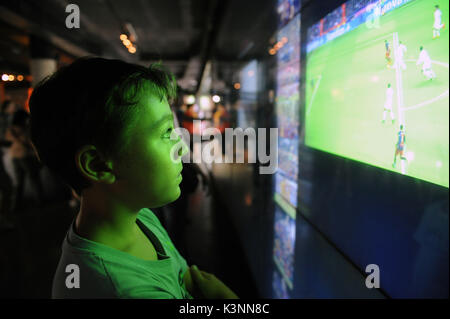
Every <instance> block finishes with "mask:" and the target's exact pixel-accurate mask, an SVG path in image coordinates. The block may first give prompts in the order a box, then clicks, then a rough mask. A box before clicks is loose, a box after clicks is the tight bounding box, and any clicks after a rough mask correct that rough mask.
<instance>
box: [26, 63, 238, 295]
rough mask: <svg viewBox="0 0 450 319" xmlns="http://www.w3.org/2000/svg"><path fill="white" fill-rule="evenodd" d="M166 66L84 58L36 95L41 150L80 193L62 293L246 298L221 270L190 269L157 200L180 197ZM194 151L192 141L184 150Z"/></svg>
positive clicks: (58, 280)
mask: <svg viewBox="0 0 450 319" xmlns="http://www.w3.org/2000/svg"><path fill="white" fill-rule="evenodd" d="M175 92H176V84H175V82H174V80H173V77H172V76H171V75H169V74H168V73H166V72H165V71H163V70H162V69H161V68H160V67H158V66H154V65H153V66H151V67H150V68H145V67H142V66H138V65H134V64H129V63H125V62H122V61H118V60H107V59H102V58H82V59H79V60H77V61H75V62H74V63H73V64H71V65H69V66H67V67H64V68H62V69H60V70H59V71H57V72H56V73H55V74H53V75H52V76H51V77H49V78H47V79H45V80H44V81H42V82H41V83H40V84H39V85H38V86H37V87H36V88H35V90H34V91H33V94H32V96H31V98H30V112H31V139H32V142H33V146H34V148H35V150H36V152H37V154H38V156H39V158H40V160H41V161H42V162H43V163H44V164H46V165H47V166H48V167H49V168H50V169H52V170H53V171H55V172H56V173H57V174H58V175H60V176H61V178H63V179H64V180H65V181H66V182H67V183H68V184H69V185H70V186H71V187H72V188H73V189H74V190H75V192H76V193H77V194H78V195H79V196H80V198H81V204H80V210H79V212H78V215H77V217H76V219H75V220H74V222H73V223H72V225H71V226H70V228H69V230H68V233H67V236H66V238H65V240H64V243H63V246H62V256H61V259H60V261H59V264H58V268H57V270H56V274H55V276H54V280H53V289H52V297H53V298H192V296H194V297H197V296H199V297H205V298H236V297H237V296H236V295H235V294H234V293H233V292H232V291H231V290H230V289H229V288H227V287H226V286H225V285H224V284H223V283H222V282H221V281H220V280H218V279H217V278H216V277H215V276H214V275H211V274H208V273H206V272H202V271H200V270H198V269H197V267H195V266H194V267H190V268H188V266H187V264H186V261H185V260H184V258H183V257H182V256H181V255H180V254H179V253H178V251H177V250H176V248H175V247H174V246H173V244H172V242H171V240H170V238H169V237H168V235H167V232H166V231H165V230H164V229H163V227H162V226H161V224H160V222H159V220H158V219H157V218H156V216H155V215H154V214H153V213H152V212H151V211H150V209H148V208H147V207H150V208H151V207H159V206H162V205H165V204H167V203H170V202H172V201H174V200H176V199H177V198H178V196H180V189H179V184H180V182H181V179H182V177H181V170H182V164H181V159H180V156H182V155H183V154H181V152H177V154H174V153H173V150H174V147H176V145H177V143H179V142H180V139H179V138H176V139H174V138H173V134H172V131H173V116H172V112H171V110H170V107H169V104H168V100H170V99H171V98H173V97H174V96H175ZM181 149H184V148H181Z"/></svg>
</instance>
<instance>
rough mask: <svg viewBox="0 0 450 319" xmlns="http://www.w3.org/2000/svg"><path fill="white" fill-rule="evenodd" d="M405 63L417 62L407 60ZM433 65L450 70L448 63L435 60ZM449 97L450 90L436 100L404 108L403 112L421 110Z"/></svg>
mask: <svg viewBox="0 0 450 319" xmlns="http://www.w3.org/2000/svg"><path fill="white" fill-rule="evenodd" d="M405 61H406V62H415V61H416V60H414V59H408V60H405ZM431 63H434V64H437V65H440V66H443V67H445V68H447V69H448V68H449V64H448V63H445V62H440V61H434V60H431ZM448 95H449V89H447V90H446V91H445V92H444V93H442V94H440V95H438V96H436V97H434V98H432V99H430V100H427V101H424V102H421V103H419V104H416V105H413V106H408V107H403V108H402V110H403V111H410V110H415V109H418V108H421V107H423V106H426V105H428V104H431V103H433V102H436V101H439V100H441V99H443V98H445V97H446V96H448Z"/></svg>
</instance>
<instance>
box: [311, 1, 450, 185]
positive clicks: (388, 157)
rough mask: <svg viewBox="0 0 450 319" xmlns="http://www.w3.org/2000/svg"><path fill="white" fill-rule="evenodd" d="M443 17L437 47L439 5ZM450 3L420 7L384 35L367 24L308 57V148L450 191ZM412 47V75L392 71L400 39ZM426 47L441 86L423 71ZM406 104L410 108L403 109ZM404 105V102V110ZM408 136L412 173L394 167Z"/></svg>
mask: <svg viewBox="0 0 450 319" xmlns="http://www.w3.org/2000/svg"><path fill="white" fill-rule="evenodd" d="M435 4H438V5H439V6H440V8H441V11H442V22H443V23H445V28H444V29H443V30H441V36H440V38H437V39H433V23H434V15H433V13H434V5H435ZM448 14H449V3H448V0H435V1H429V0H414V1H412V2H410V3H407V4H405V5H403V6H402V7H400V8H397V9H395V10H393V11H391V12H388V13H386V14H385V15H383V16H381V17H380V20H379V28H377V27H375V25H374V24H373V23H372V24H369V25H366V24H362V25H360V26H359V27H358V28H356V29H354V30H353V31H350V32H348V33H347V34H344V35H342V36H340V37H338V38H336V39H335V40H333V41H331V42H328V43H326V44H325V45H323V46H321V47H319V48H318V49H316V50H314V51H312V52H310V53H309V54H308V56H307V66H306V105H305V113H304V114H305V133H306V134H305V143H306V145H308V146H310V147H313V148H316V149H320V150H322V151H325V152H329V153H333V154H337V155H339V156H343V157H348V158H351V159H354V160H357V161H360V162H364V163H368V164H370V165H374V166H377V167H381V168H384V169H387V170H391V171H395V172H398V173H404V174H406V175H409V176H412V177H415V178H419V179H422V180H426V181H429V182H431V183H435V184H439V185H442V186H445V187H448V186H449V32H448V27H449V25H448V23H449V20H448V18H449V16H448ZM396 36H397V37H398V40H399V41H401V42H402V43H403V44H405V45H406V47H407V52H406V54H405V56H404V61H405V63H406V67H407V68H406V70H402V71H401V74H399V73H397V72H398V71H397V70H396V68H388V67H387V63H386V59H385V45H384V41H385V40H388V41H389V44H390V47H391V57H392V59H393V61H394V62H395V59H394V53H393V51H394V50H393V43H394V38H395V37H396ZM420 46H423V47H424V48H425V49H426V50H427V51H428V53H429V55H430V57H431V60H432V68H433V71H434V72H435V73H436V78H435V79H433V80H432V81H430V80H427V79H426V78H425V77H424V76H423V74H422V73H421V70H422V68H421V67H420V66H416V61H417V59H418V57H419V53H420V51H419V48H420ZM388 83H391V85H392V87H393V89H394V99H393V112H394V115H395V119H396V120H395V123H394V124H392V122H391V117H390V114H389V113H388V114H386V122H385V123H382V119H383V110H384V103H385V100H386V87H387V84H388ZM398 96H403V105H400V107H399V105H398V104H399V103H398ZM400 103H401V102H400ZM401 122H403V123H404V127H405V136H406V149H405V155H406V157H407V158H408V161H407V164H406V165H405V171H403V172H402V171H401V165H400V159H399V158H397V165H396V168H393V167H392V163H393V160H394V153H395V144H396V142H397V133H398V131H399V124H400V123H401Z"/></svg>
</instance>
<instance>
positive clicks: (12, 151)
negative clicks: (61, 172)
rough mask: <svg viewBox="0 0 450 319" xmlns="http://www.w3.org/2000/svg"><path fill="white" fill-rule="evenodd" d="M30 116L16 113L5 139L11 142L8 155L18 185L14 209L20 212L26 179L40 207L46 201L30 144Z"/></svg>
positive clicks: (20, 111)
mask: <svg viewBox="0 0 450 319" xmlns="http://www.w3.org/2000/svg"><path fill="white" fill-rule="evenodd" d="M28 122H29V115H28V113H27V112H26V111H25V110H18V111H16V112H15V113H14V115H13V117H12V121H11V125H10V126H9V127H8V128H7V129H6V133H5V139H6V140H7V141H9V142H11V146H10V147H9V148H8V151H7V155H8V156H9V157H10V158H11V159H12V164H13V168H14V175H15V178H16V185H15V187H14V202H13V209H14V210H18V209H19V208H20V206H21V204H23V203H22V201H23V195H24V186H25V178H26V176H28V177H29V178H30V182H31V186H32V187H33V189H34V191H35V194H36V195H37V202H38V205H42V204H43V201H44V191H43V187H42V183H41V180H40V176H39V172H40V164H39V161H38V159H37V158H36V156H35V154H34V152H33V148H32V146H31V143H30V138H29V134H28Z"/></svg>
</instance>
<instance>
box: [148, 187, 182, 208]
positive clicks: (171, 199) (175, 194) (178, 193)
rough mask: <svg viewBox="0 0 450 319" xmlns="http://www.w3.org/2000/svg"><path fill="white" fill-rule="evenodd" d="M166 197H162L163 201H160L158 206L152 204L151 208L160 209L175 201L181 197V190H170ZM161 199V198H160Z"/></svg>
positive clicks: (177, 188)
mask: <svg viewBox="0 0 450 319" xmlns="http://www.w3.org/2000/svg"><path fill="white" fill-rule="evenodd" d="M165 195H166V196H164V199H163V200H161V201H160V202H159V203H158V204H156V205H155V204H153V205H152V206H150V207H152V208H157V207H162V206H164V205H167V204H170V203H172V202H174V201H176V200H177V199H178V198H179V197H180V196H181V190H180V187H179V186H177V187H176V188H175V189H174V190H172V192H171V193H170V194H167V193H166V194H165ZM160 199H162V198H160Z"/></svg>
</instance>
